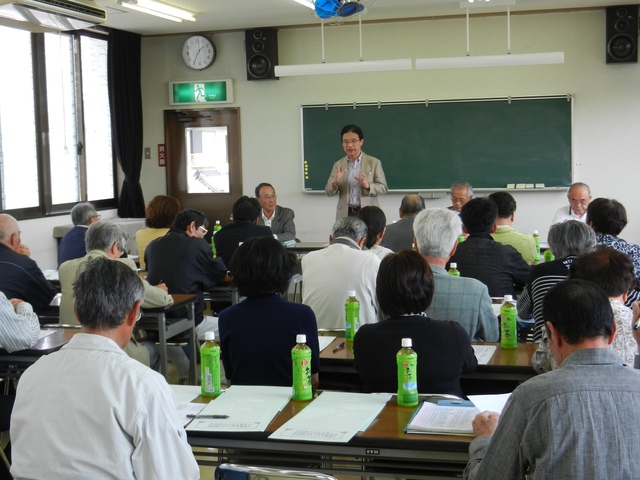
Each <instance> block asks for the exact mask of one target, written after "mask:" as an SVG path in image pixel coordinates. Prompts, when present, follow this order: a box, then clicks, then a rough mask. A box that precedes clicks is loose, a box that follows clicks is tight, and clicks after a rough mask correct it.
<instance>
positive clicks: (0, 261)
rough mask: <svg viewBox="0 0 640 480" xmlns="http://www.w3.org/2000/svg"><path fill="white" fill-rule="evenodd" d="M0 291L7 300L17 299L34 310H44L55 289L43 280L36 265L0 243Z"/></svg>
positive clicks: (53, 295)
mask: <svg viewBox="0 0 640 480" xmlns="http://www.w3.org/2000/svg"><path fill="white" fill-rule="evenodd" d="M0 291H1V292H2V293H4V294H5V295H6V296H7V298H19V299H21V300H24V301H25V302H27V303H30V304H31V306H32V307H33V308H34V309H36V310H37V309H40V308H45V307H47V306H48V305H49V303H51V300H52V299H53V297H55V295H56V289H55V288H53V285H51V282H49V280H47V279H46V278H44V275H43V274H42V270H40V268H39V267H38V264H37V263H36V262H35V261H34V260H31V259H30V258H29V257H27V256H26V255H22V254H20V253H16V252H14V251H13V250H11V249H10V248H9V247H7V246H6V245H4V244H2V243H0Z"/></svg>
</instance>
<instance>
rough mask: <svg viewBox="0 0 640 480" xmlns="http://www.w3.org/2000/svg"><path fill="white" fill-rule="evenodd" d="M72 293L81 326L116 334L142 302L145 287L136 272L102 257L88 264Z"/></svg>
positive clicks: (120, 263) (122, 264) (74, 285)
mask: <svg viewBox="0 0 640 480" xmlns="http://www.w3.org/2000/svg"><path fill="white" fill-rule="evenodd" d="M94 225H95V224H94ZM73 293H74V296H75V299H76V305H75V308H76V314H77V316H78V321H79V322H80V324H81V325H84V326H86V327H90V328H91V329H94V330H113V329H114V328H117V327H118V326H120V325H122V323H123V321H124V318H125V317H126V316H127V314H128V313H129V312H130V311H131V309H132V308H133V306H134V304H135V303H136V302H139V301H142V299H143V298H144V286H143V285H142V280H140V277H139V276H138V274H137V273H136V271H135V270H132V269H131V268H129V267H128V266H126V265H125V264H124V263H122V262H118V261H114V260H110V259H108V258H101V257H99V258H96V259H94V260H91V261H89V262H88V263H87V265H86V268H85V269H84V271H83V272H82V273H80V275H78V278H77V279H76V281H75V283H74V284H73Z"/></svg>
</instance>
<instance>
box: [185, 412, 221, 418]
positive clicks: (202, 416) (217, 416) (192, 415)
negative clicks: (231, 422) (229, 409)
mask: <svg viewBox="0 0 640 480" xmlns="http://www.w3.org/2000/svg"><path fill="white" fill-rule="evenodd" d="M187 418H217V419H222V418H229V415H195V414H193V413H189V414H188V415H187Z"/></svg>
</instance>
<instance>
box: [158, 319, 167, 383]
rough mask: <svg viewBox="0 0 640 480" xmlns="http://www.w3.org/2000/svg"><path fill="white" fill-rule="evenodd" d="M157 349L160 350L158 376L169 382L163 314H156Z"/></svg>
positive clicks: (165, 328) (165, 326)
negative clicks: (162, 376)
mask: <svg viewBox="0 0 640 480" xmlns="http://www.w3.org/2000/svg"><path fill="white" fill-rule="evenodd" d="M158 348H159V349H160V365H159V366H158V369H159V370H160V374H161V375H164V378H166V379H167V382H169V376H168V372H167V325H166V318H165V316H164V312H163V313H159V314H158Z"/></svg>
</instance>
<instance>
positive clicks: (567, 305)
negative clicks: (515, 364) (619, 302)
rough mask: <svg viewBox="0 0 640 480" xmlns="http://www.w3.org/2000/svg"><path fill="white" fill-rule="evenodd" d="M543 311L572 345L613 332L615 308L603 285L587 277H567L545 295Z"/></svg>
mask: <svg viewBox="0 0 640 480" xmlns="http://www.w3.org/2000/svg"><path fill="white" fill-rule="evenodd" d="M542 315H543V318H544V319H545V321H547V322H551V324H552V325H553V326H554V328H555V329H556V330H557V331H558V333H559V334H560V335H561V336H562V337H563V338H564V339H565V341H566V342H567V343H568V344H569V345H576V344H578V343H580V342H582V341H584V340H593V339H596V338H599V337H605V338H609V337H610V336H611V335H612V334H613V311H612V310H611V304H610V303H609V298H608V297H607V295H606V294H605V293H604V291H603V290H602V288H600V287H599V286H598V285H596V284H595V283H592V282H588V281H586V280H565V281H564V282H561V283H559V284H557V285H556V286H554V287H553V288H552V289H551V290H549V291H548V292H547V294H546V295H545V296H544V301H543V307H542Z"/></svg>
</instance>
